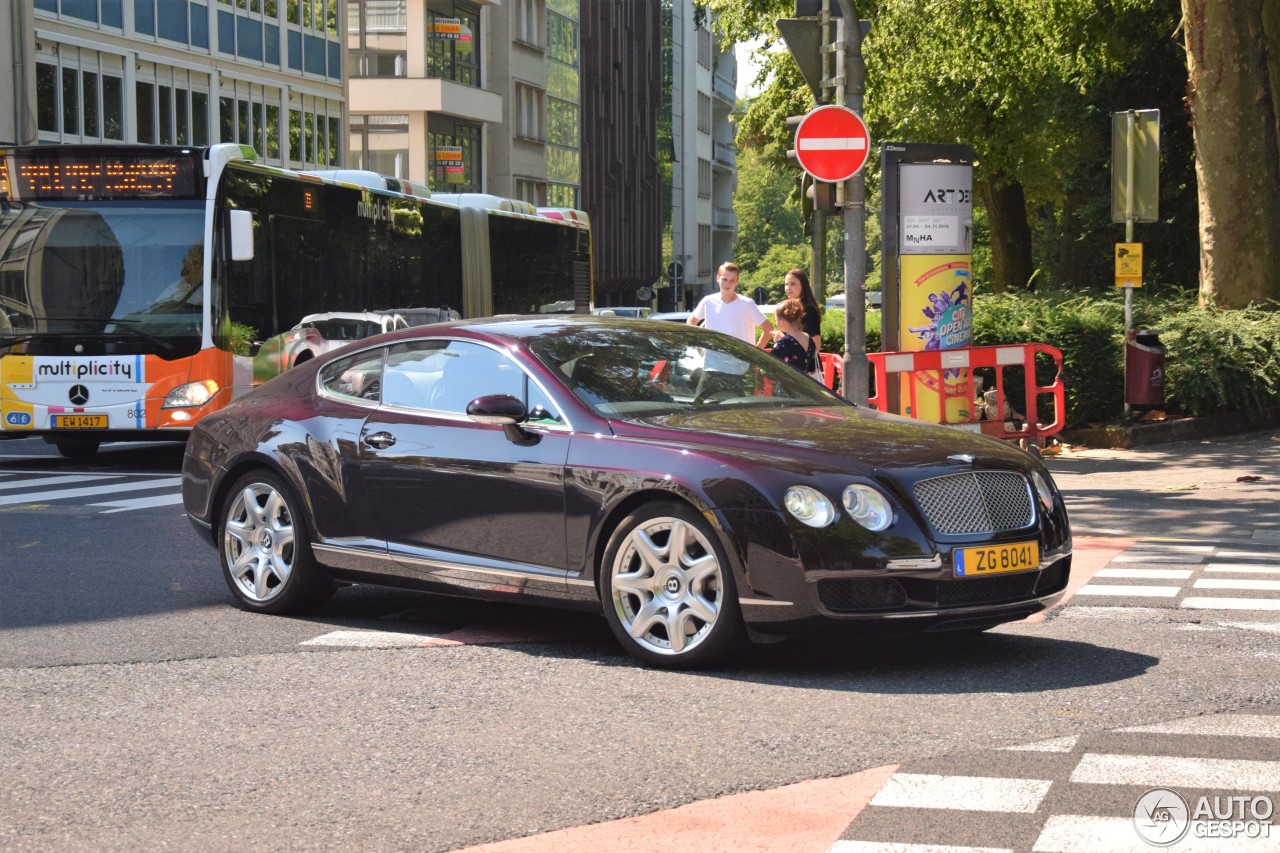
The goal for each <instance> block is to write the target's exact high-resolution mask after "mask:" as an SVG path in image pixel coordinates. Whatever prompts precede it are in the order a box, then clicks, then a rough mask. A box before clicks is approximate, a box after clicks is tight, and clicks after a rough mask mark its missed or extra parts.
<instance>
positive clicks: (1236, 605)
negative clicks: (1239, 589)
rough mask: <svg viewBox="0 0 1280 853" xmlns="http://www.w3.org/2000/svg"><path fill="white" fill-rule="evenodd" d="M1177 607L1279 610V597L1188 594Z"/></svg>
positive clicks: (1192, 608)
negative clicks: (1222, 596)
mask: <svg viewBox="0 0 1280 853" xmlns="http://www.w3.org/2000/svg"><path fill="white" fill-rule="evenodd" d="M1178 606H1179V607H1185V608H1187V609H1188V610H1280V598H1209V597H1207V596H1196V595H1192V596H1188V597H1187V598H1184V599H1182V602H1181V604H1179V605H1178Z"/></svg>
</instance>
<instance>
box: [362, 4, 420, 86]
mask: <svg viewBox="0 0 1280 853" xmlns="http://www.w3.org/2000/svg"><path fill="white" fill-rule="evenodd" d="M408 48H409V19H408V12H407V9H406V6H405V0H363V2H361V0H348V2H347V56H348V69H349V71H350V74H351V76H352V77H404V76H406V74H407V73H408V58H407V57H408Z"/></svg>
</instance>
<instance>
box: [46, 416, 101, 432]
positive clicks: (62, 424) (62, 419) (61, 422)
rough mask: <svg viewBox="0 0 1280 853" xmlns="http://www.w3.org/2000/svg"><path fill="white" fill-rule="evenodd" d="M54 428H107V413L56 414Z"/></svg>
mask: <svg viewBox="0 0 1280 853" xmlns="http://www.w3.org/2000/svg"><path fill="white" fill-rule="evenodd" d="M53 428H54V429H106V428H107V416H106V415H54V416H53Z"/></svg>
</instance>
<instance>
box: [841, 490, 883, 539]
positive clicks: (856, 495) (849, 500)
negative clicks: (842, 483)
mask: <svg viewBox="0 0 1280 853" xmlns="http://www.w3.org/2000/svg"><path fill="white" fill-rule="evenodd" d="M844 510H845V512H847V513H849V517H850V518H852V519H853V520H854V521H856V522H858V523H859V524H861V525H862V526H863V527H865V528H867V529H868V530H871V531H877V530H884V529H885V528H886V527H888V526H889V525H890V524H892V523H893V509H892V508H891V507H890V506H889V499H888V498H886V497H885V496H884V495H882V494H881V493H880V492H879V491H877V490H876V489H873V488H872V487H871V486H864V485H862V484H860V483H854V484H853V485H852V486H849V487H848V488H846V489H845V490H844Z"/></svg>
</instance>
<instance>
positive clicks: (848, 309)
mask: <svg viewBox="0 0 1280 853" xmlns="http://www.w3.org/2000/svg"><path fill="white" fill-rule="evenodd" d="M839 2H840V13H841V20H839V21H837V22H836V27H837V30H836V32H837V42H836V69H837V73H836V99H837V101H838V102H840V103H843V104H844V105H845V106H846V107H848V108H849V109H851V110H853V111H854V112H855V113H857V114H858V115H859V116H861V115H862V96H863V93H864V91H865V85H864V79H865V70H866V69H865V65H864V63H863V60H862V22H861V21H860V20H859V19H858V15H857V12H856V10H855V9H854V8H853V0H839ZM844 191H845V192H844V196H845V197H844V199H843V202H844V312H845V313H844V371H843V372H844V397H845V399H847V400H849V401H850V402H853V403H857V404H858V405H860V406H865V405H866V403H867V396H868V391H869V388H868V377H867V297H866V285H867V219H866V213H867V210H866V208H867V182H866V178H865V177H864V176H863V174H862V171H861V170H859V171H858V173H857V174H856V175H854V176H853V177H852V178H850V179H848V180H847V181H845V183H844Z"/></svg>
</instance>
